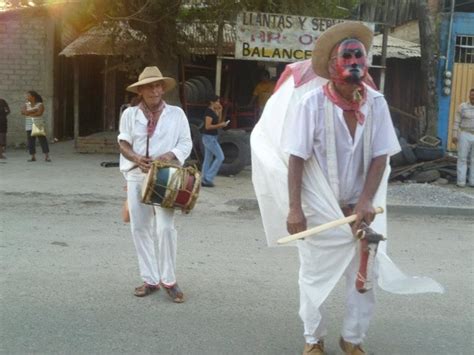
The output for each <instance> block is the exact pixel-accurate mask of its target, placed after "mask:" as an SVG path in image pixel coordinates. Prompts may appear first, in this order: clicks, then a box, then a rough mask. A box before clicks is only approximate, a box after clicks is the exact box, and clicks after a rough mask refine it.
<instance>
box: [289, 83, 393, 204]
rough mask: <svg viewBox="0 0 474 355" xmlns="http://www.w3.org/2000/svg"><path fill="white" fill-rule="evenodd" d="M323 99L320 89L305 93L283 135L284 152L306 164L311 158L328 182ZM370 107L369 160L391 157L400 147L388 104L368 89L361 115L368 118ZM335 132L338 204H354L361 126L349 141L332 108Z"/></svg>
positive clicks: (359, 182) (360, 178)
mask: <svg viewBox="0 0 474 355" xmlns="http://www.w3.org/2000/svg"><path fill="white" fill-rule="evenodd" d="M324 100H325V95H324V92H323V88H322V87H318V88H316V89H314V90H311V91H310V92H308V93H306V94H305V95H304V96H303V98H302V99H301V101H300V102H299V103H298V104H297V107H296V115H295V116H294V119H293V120H290V121H289V122H288V123H287V124H286V127H285V130H286V131H285V132H284V133H283V149H284V151H285V152H286V153H288V154H291V155H295V156H298V157H300V158H303V159H305V160H307V159H308V158H310V157H311V156H312V154H314V155H315V156H316V159H317V161H318V162H319V164H320V166H321V169H322V171H323V173H324V175H325V177H326V179H328V175H329V174H328V164H327V154H326V136H325V131H326V130H325V127H324V126H325V124H324V122H325V117H324ZM370 105H372V115H373V116H372V117H373V118H372V121H373V127H372V140H371V147H372V151H371V153H370V155H369V157H370V158H371V159H373V158H376V157H378V156H381V155H388V156H391V155H394V154H396V153H398V152H399V151H400V145H399V143H398V140H397V136H396V134H395V130H394V128H393V124H392V119H391V117H390V112H389V110H388V106H387V102H386V101H385V98H384V97H383V95H382V94H380V93H379V92H377V91H375V90H373V89H371V88H368V87H367V101H366V103H365V104H364V105H363V106H362V107H361V112H362V113H363V114H364V115H365V117H367V115H368V112H369V108H370ZM334 108H335V111H334V120H335V122H334V130H335V135H336V154H337V163H338V166H337V169H338V174H339V193H340V201H339V202H340V203H341V204H346V203H357V201H358V199H359V196H360V194H361V193H362V190H363V187H364V182H365V176H364V161H363V160H364V152H363V139H361V138H362V136H363V131H364V128H365V122H364V124H363V125H360V124H357V127H356V131H355V134H354V140H353V139H352V137H351V135H350V133H349V129H348V127H347V125H346V123H345V121H344V116H343V111H342V109H341V108H340V107H338V106H336V105H334Z"/></svg>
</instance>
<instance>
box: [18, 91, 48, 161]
mask: <svg viewBox="0 0 474 355" xmlns="http://www.w3.org/2000/svg"><path fill="white" fill-rule="evenodd" d="M43 113H44V105H43V98H42V97H41V96H40V95H39V94H38V93H37V92H36V91H33V90H30V91H28V92H27V93H26V104H25V106H24V107H23V108H22V109H21V114H22V115H23V116H25V130H26V138H27V141H28V151H29V152H30V155H31V158H30V159H29V160H28V161H29V162H32V161H36V137H34V136H32V135H31V129H32V125H33V120H34V122H35V124H36V125H38V126H44V119H43ZM38 139H39V141H40V144H41V150H42V151H43V154H44V160H45V161H47V162H51V159H50V157H49V146H48V141H47V139H46V136H38Z"/></svg>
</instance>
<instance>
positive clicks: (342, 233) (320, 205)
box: [251, 76, 444, 303]
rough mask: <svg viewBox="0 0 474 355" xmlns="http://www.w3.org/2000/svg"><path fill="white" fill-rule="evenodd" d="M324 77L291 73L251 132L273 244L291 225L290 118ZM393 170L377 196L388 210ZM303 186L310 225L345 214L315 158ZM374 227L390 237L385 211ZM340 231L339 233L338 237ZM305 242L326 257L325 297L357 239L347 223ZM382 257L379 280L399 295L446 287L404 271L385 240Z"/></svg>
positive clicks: (258, 189)
mask: <svg viewBox="0 0 474 355" xmlns="http://www.w3.org/2000/svg"><path fill="white" fill-rule="evenodd" d="M325 82H326V80H325V79H323V78H319V77H317V78H315V79H313V80H311V81H309V82H307V83H305V84H303V85H301V86H299V87H295V85H294V80H293V77H292V76H290V77H289V78H288V79H287V80H286V81H285V82H284V83H283V84H282V85H281V86H280V87H279V88H278V89H277V91H276V92H275V93H274V94H273V95H272V96H271V98H270V99H269V100H268V102H267V104H266V105H265V109H264V111H263V114H262V117H261V118H260V120H259V121H258V123H257V125H256V126H255V128H254V129H253V131H252V135H251V151H252V182H253V185H254V189H255V193H256V196H257V200H258V204H259V207H260V212H261V216H262V221H263V226H264V229H265V235H266V238H267V243H268V245H269V246H276V245H277V244H276V241H277V240H278V239H279V238H281V237H284V236H286V235H288V232H287V230H286V217H287V214H288V185H287V176H288V155H287V154H286V153H284V152H283V150H282V149H281V137H282V133H283V130H284V127H285V122H286V121H287V120H288V118H290V117H292V115H294V114H295V110H294V109H295V106H296V103H298V102H299V100H300V99H301V98H302V96H303V95H304V94H305V93H306V92H308V91H309V90H312V89H314V88H316V87H318V86H321V85H323V84H324V83H325ZM389 173H390V168H389V166H388V167H387V169H386V171H385V174H384V177H383V180H382V182H381V184H380V188H379V190H378V191H377V194H376V196H375V198H374V206H381V207H383V208H384V210H385V209H386V208H385V207H386V206H385V204H386V201H385V199H386V194H387V183H388V176H389ZM302 188H303V190H304V193H303V194H302V195H303V196H304V197H305V198H304V199H303V201H302V202H303V208H304V210H305V214H306V218H307V223H308V228H310V227H314V226H317V225H320V224H323V223H326V222H329V221H333V220H336V219H339V218H342V217H343V215H342V212H341V209H340V208H339V205H338V203H337V201H336V198H335V197H334V194H333V193H332V190H331V188H330V186H329V184H328V182H327V180H326V178H325V177H324V175H323V172H322V171H321V169H320V167H319V164H318V163H317V161H316V159H315V158H311V159H309V160H308V161H307V162H306V163H305V171H304V176H303V186H302ZM321 192H322V193H321ZM316 211H317V212H316ZM371 226H372V227H373V228H374V230H376V231H377V232H379V233H381V234H383V235H384V236H386V235H387V224H386V214H385V213H383V214H381V215H378V216H377V217H376V219H375V220H374V222H373V223H372V225H371ZM335 234H336V235H337V236H338V237H337V238H334V235H335ZM306 241H309V242H310V243H311V244H313V245H317V246H319V248H317V249H318V255H317V256H318V259H319V258H320V259H319V260H324V261H325V265H324V268H323V270H320V271H321V272H324V273H325V275H319V276H321V277H322V278H323V279H325V282H324V285H321V286H322V288H323V289H321V290H320V291H322V292H321V294H322V295H323V294H324V296H322V298H325V297H326V296H327V294H329V292H330V290H331V289H332V288H333V287H334V286H335V284H336V283H337V281H338V280H339V278H340V276H341V275H342V274H343V272H344V270H345V268H346V267H347V265H348V263H349V262H350V260H351V259H352V256H353V255H354V254H355V252H356V243H355V241H354V238H353V237H352V233H351V231H350V228H349V226H348V225H345V226H342V227H339V228H338V229H337V230H336V233H335V232H334V230H332V231H327V232H325V233H321V234H318V235H317V236H315V237H310V238H306ZM377 262H378V274H379V277H378V284H379V286H380V287H381V288H382V289H384V290H385V291H388V292H392V293H398V294H413V293H424V292H437V293H443V292H444V289H443V287H442V286H441V285H440V284H439V283H438V282H436V281H435V280H433V279H431V278H427V277H412V276H407V275H406V274H404V273H403V272H402V271H401V270H400V269H399V268H398V267H397V266H396V265H395V264H394V263H393V262H392V260H391V259H390V258H389V257H388V256H387V254H386V242H382V243H381V244H380V245H379V251H378V254H377ZM322 301H323V299H321V302H322ZM318 303H319V302H318Z"/></svg>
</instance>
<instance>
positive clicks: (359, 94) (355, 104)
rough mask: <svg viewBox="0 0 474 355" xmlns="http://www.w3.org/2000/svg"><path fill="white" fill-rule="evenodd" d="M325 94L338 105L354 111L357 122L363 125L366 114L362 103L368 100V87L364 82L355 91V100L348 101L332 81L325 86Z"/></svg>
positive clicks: (343, 108)
mask: <svg viewBox="0 0 474 355" xmlns="http://www.w3.org/2000/svg"><path fill="white" fill-rule="evenodd" d="M323 90H324V94H325V95H326V96H327V97H328V99H329V100H331V102H332V103H333V104H335V105H336V106H339V107H340V108H341V109H342V110H343V111H348V112H351V111H352V112H354V115H355V117H356V119H357V122H358V123H359V124H360V125H362V124H364V120H365V116H364V114H363V113H362V112H361V111H360V108H361V107H362V105H363V104H364V103H365V101H367V89H366V88H365V86H364V84H361V85H360V86H359V88H358V89H356V90H355V91H354V94H353V100H352V101H347V99H345V98H343V97H342V96H341V95H340V94H339V93H338V92H337V91H336V89H335V88H334V84H333V83H332V82H328V83H327V84H326V85H324V86H323Z"/></svg>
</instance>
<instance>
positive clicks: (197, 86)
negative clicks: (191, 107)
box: [183, 75, 214, 104]
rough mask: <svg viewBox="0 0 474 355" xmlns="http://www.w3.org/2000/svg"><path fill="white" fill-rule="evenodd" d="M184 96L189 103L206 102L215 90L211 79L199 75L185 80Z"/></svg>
mask: <svg viewBox="0 0 474 355" xmlns="http://www.w3.org/2000/svg"><path fill="white" fill-rule="evenodd" d="M183 88H184V97H185V98H186V101H187V102H188V103H189V104H193V103H200V104H201V103H205V102H206V100H207V97H208V95H209V93H210V92H214V87H213V86H212V83H211V81H210V80H209V79H208V78H206V77H205V76H202V75H199V76H194V77H192V78H190V79H189V80H186V81H185V82H184V87H183Z"/></svg>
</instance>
